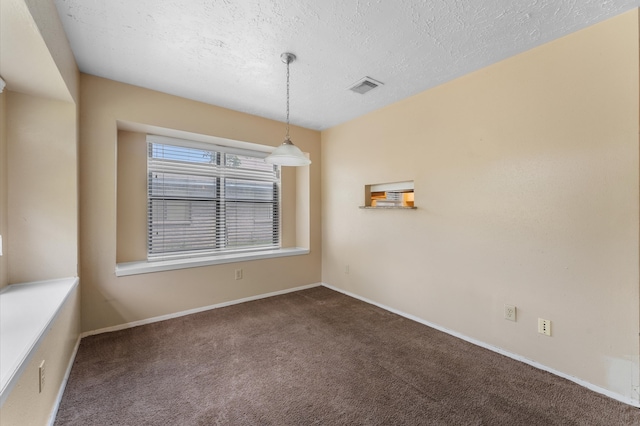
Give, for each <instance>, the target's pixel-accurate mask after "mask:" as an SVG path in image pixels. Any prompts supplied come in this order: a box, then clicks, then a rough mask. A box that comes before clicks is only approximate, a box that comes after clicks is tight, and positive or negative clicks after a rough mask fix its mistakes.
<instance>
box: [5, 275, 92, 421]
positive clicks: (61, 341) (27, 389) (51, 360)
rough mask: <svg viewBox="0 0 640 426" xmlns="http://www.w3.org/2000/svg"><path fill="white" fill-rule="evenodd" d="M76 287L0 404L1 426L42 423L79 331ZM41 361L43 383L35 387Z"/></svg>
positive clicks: (61, 378) (51, 408)
mask: <svg viewBox="0 0 640 426" xmlns="http://www.w3.org/2000/svg"><path fill="white" fill-rule="evenodd" d="M79 292H80V290H79V288H78V287H76V288H75V289H73V290H72V292H71V294H70V295H69V296H68V298H67V301H66V302H65V304H64V305H63V306H62V308H61V309H60V312H59V313H58V316H57V317H56V320H55V321H54V322H53V324H52V325H51V326H50V328H49V329H48V332H47V335H46V337H45V338H44V340H43V341H42V343H41V344H40V345H39V347H38V348H37V350H36V351H35V353H34V354H33V355H32V357H31V359H30V360H29V363H28V364H27V366H26V368H25V369H24V371H23V372H22V375H21V376H20V379H19V380H18V381H17V382H16V384H15V385H14V387H13V389H12V390H11V394H10V395H9V397H8V398H7V400H6V401H5V402H4V404H3V405H2V408H0V424H1V425H2V426H31V425H33V426H42V425H46V424H49V423H48V420H49V416H50V415H51V414H52V410H53V408H54V405H55V403H56V401H57V397H58V391H59V390H60V383H62V380H63V379H64V376H65V373H66V371H67V368H68V367H69V360H70V359H71V356H72V354H73V351H74V348H75V345H76V343H77V341H78V335H79V334H80V295H79ZM43 360H44V361H45V371H46V375H45V385H44V389H43V391H42V393H40V392H39V388H38V367H39V366H40V363H41V362H42V361H43Z"/></svg>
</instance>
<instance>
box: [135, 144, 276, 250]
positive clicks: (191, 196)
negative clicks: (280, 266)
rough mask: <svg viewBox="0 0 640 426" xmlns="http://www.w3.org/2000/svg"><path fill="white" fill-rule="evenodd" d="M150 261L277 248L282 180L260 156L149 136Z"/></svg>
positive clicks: (148, 241)
mask: <svg viewBox="0 0 640 426" xmlns="http://www.w3.org/2000/svg"><path fill="white" fill-rule="evenodd" d="M147 145H148V155H147V172H148V174H147V176H148V178H147V179H148V181H147V182H148V218H147V223H148V239H147V254H148V259H149V260H154V259H159V258H162V259H166V258H173V257H191V256H200V255H212V254H217V253H228V252H232V251H233V252H235V251H245V250H269V249H274V248H279V246H280V217H279V212H280V195H279V190H280V178H279V168H278V166H273V165H271V164H267V163H265V162H264V161H263V158H264V156H265V155H266V154H265V153H261V152H258V151H247V150H238V149H233V148H226V147H220V146H215V145H205V144H198V143H195V142H190V141H183V140H179V139H169V138H165V137H160V136H154V135H148V136H147Z"/></svg>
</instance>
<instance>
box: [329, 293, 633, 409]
mask: <svg viewBox="0 0 640 426" xmlns="http://www.w3.org/2000/svg"><path fill="white" fill-rule="evenodd" d="M322 286H324V287H327V288H329V289H331V290H335V291H337V292H339V293H342V294H344V295H347V296H350V297H353V298H354V299H358V300H361V301H363V302H365V303H369V304H370V305H374V306H377V307H379V308H381V309H384V310H385V311H389V312H392V313H394V314H397V315H400V316H401V317H405V318H407V319H410V320H412V321H415V322H418V323H420V324H423V325H426V326H428V327H431V328H435V329H436V330H438V331H442V332H443V333H447V334H449V335H451V336H453V337H457V338H459V339H462V340H464V341H466V342H469V343H473V344H474V345H476V346H480V347H482V348H485V349H488V350H490V351H493V352H496V353H499V354H500V355H504V356H506V357H509V358H511V359H514V360H516V361H520V362H523V363H525V364H528V365H530V366H532V367H535V368H538V369H540V370H543V371H546V372H548V373H551V374H555V375H556V376H559V377H562V378H564V379H567V380H570V381H572V382H574V383H577V384H578V385H580V386H583V387H585V388H587V389H589V390H592V391H594V392H597V393H600V394H603V395H606V396H608V397H609V398H613V399H615V400H618V401H620V402H624V403H625V404H629V405H631V406H633V407H638V408H640V401H635V400H633V399H631V398H629V397H626V396H624V395H621V394H618V393H615V392H613V391H610V390H608V389H605V388H601V387H600V386H596V385H594V384H592V383H589V382H587V381H585V380H582V379H579V378H577V377H574V376H570V375H568V374H566V373H563V372H561V371H558V370H556V369H554V368H551V367H547V366H546V365H543V364H540V363H539V362H536V361H533V360H530V359H528V358H525V357H523V356H522V355H518V354H514V353H512V352H509V351H505V350H504V349H501V348H499V347H497V346H493V345H490V344H488V343H485V342H482V341H480V340H476V339H474V338H472V337H469V336H465V335H464V334H461V333H458V332H456V331H452V330H449V329H447V328H444V327H442V326H439V325H437V324H434V323H432V322H429V321H426V320H424V319H422V318H419V317H416V316H415V315H411V314H407V313H404V312H402V311H399V310H397V309H394V308H391V307H389V306H386V305H383V304H382V303H378V302H375V301H373V300H371V299H367V298H366V297H362V296H359V295H357V294H355V293H351V292H350V291H347V290H343V289H341V288H338V287H334V286H332V285H329V284H327V283H322Z"/></svg>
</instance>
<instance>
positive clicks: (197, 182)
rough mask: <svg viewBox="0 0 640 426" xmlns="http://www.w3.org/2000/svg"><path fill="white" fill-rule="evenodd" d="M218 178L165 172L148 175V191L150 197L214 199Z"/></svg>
mask: <svg viewBox="0 0 640 426" xmlns="http://www.w3.org/2000/svg"><path fill="white" fill-rule="evenodd" d="M217 182H218V178H216V177H211V176H193V175H185V174H176V173H166V172H152V173H150V174H149V191H150V195H151V196H152V197H165V198H173V197H180V198H182V197H185V198H215V197H216V193H217V190H216V184H217Z"/></svg>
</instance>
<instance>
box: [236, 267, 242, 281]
mask: <svg viewBox="0 0 640 426" xmlns="http://www.w3.org/2000/svg"><path fill="white" fill-rule="evenodd" d="M241 279H242V269H236V280H241Z"/></svg>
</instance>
